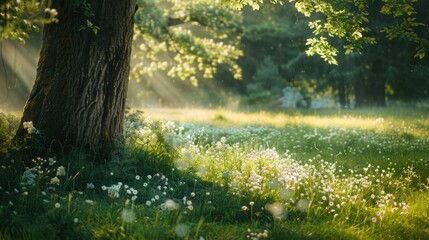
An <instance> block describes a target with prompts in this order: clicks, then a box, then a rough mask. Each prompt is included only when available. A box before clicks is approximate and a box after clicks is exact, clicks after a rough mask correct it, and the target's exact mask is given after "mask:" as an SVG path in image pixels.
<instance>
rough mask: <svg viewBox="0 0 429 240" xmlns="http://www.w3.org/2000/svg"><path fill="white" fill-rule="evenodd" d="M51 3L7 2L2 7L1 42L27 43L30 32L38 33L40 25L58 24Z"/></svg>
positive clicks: (8, 0)
mask: <svg viewBox="0 0 429 240" xmlns="http://www.w3.org/2000/svg"><path fill="white" fill-rule="evenodd" d="M50 4H51V1H47V0H38V1H20V0H18V1H15V0H5V1H2V4H1V5H0V26H1V35H0V41H2V40H3V39H16V40H19V41H20V42H21V43H25V39H26V38H28V37H29V36H28V32H30V31H37V30H38V29H39V24H40V23H43V24H47V23H53V22H58V19H57V15H58V13H57V11H56V10H55V9H50V8H49V7H50Z"/></svg>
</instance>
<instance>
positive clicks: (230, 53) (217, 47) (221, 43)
mask: <svg viewBox="0 0 429 240" xmlns="http://www.w3.org/2000/svg"><path fill="white" fill-rule="evenodd" d="M161 2H162V4H159V3H160V1H157V2H155V1H153V0H142V1H139V5H140V7H139V10H138V11H137V12H136V15H135V23H136V29H135V39H134V40H135V48H134V50H135V51H134V56H133V57H134V58H135V59H139V60H141V59H144V60H146V62H144V61H141V62H140V63H138V64H137V65H136V66H135V67H134V69H133V71H132V73H133V75H134V77H135V78H136V79H140V78H141V77H142V75H143V74H148V75H151V74H152V73H153V72H154V71H156V70H164V71H166V72H167V74H168V75H169V76H171V77H178V78H179V79H181V80H185V79H189V80H190V81H191V83H192V84H194V85H197V76H199V77H203V78H212V77H213V74H214V73H215V72H216V70H217V68H218V66H220V65H222V66H225V67H226V68H227V69H229V70H230V71H231V72H232V73H233V74H234V77H235V78H236V79H240V78H241V69H240V67H239V66H238V64H237V63H236V61H237V60H238V58H239V57H240V56H241V55H242V52H241V50H240V49H239V42H240V37H241V33H242V29H241V16H240V14H237V13H236V12H235V11H234V10H233V9H232V8H228V7H226V6H225V5H223V4H221V3H220V2H219V1H218V2H216V1H214V2H212V1H202V0H200V1H192V2H189V1H174V0H165V1H161ZM161 7H162V8H161Z"/></svg>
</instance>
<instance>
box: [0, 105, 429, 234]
mask: <svg viewBox="0 0 429 240" xmlns="http://www.w3.org/2000/svg"><path fill="white" fill-rule="evenodd" d="M188 111H191V110H171V111H167V110H166V111H165V112H163V113H162V114H166V115H164V116H161V114H160V113H157V112H156V111H154V110H147V111H145V115H141V114H139V113H134V114H130V115H129V116H128V117H127V121H126V123H125V129H126V131H125V137H126V138H125V139H126V142H125V144H126V147H125V149H123V150H121V151H122V152H121V153H120V154H118V155H117V157H116V158H115V159H113V160H112V161H111V162H109V163H107V164H103V165H97V164H94V163H91V162H89V161H86V159H85V156H83V155H82V154H81V153H79V152H75V153H72V154H70V155H69V156H66V157H63V158H61V159H56V158H55V156H41V157H39V158H34V159H33V161H32V163H31V164H29V165H26V166H25V167H22V162H21V161H19V159H10V158H9V159H4V160H1V169H0V238H2V239H40V238H44V239H407V238H408V239H428V238H429V232H428V231H427V229H428V227H429V218H428V216H429V207H428V205H427V202H428V201H429V197H428V196H429V192H428V190H429V185H428V178H429V171H428V170H429V169H428V168H429V167H428V162H429V158H428V156H429V147H428V146H429V138H428V136H429V134H428V132H429V131H428V128H429V122H427V120H426V118H425V117H427V113H426V112H420V110H419V109H414V110H402V109H399V110H397V111H392V110H383V111H380V110H378V109H377V110H374V111H371V112H351V111H350V112H346V113H344V112H341V113H339V112H323V111H319V112H300V113H297V112H294V113H289V114H284V113H278V114H272V113H234V112H230V111H223V110H217V111H206V110H198V111H197V110H192V114H195V115H196V116H198V117H197V120H195V121H193V120H192V119H193V117H192V116H188V115H192V114H191V113H188ZM400 111H407V112H406V114H404V115H401V114H400V113H399V112H400ZM186 114H188V115H186ZM205 114H207V115H205ZM148 115H150V116H151V117H153V118H154V119H157V120H150V119H149V118H148V117H146V116H148ZM163 117H166V118H167V119H172V120H175V122H173V121H159V119H161V118H163ZM3 118H4V116H3ZM192 121H193V122H192ZM6 136H8V134H6Z"/></svg>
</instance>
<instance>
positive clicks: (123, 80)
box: [16, 0, 136, 157]
mask: <svg viewBox="0 0 429 240" xmlns="http://www.w3.org/2000/svg"><path fill="white" fill-rule="evenodd" d="M50 8H51V9H55V10H56V11H57V12H58V16H60V17H59V19H60V20H59V22H58V23H54V24H48V25H46V26H45V28H44V32H43V45H42V50H41V53H40V60H39V65H38V69H37V76H36V82H35V84H34V86H33V90H32V91H31V94H30V97H29V99H28V101H27V103H26V105H25V108H24V113H23V116H22V119H21V123H22V124H21V126H20V128H19V129H18V131H17V134H16V138H17V139H22V138H23V137H24V136H25V135H26V134H27V130H26V129H24V127H23V123H24V122H29V121H32V122H33V124H34V126H35V127H36V128H37V129H40V130H41V131H42V132H43V135H44V138H45V140H47V141H48V142H45V143H44V144H48V145H51V144H57V143H59V144H60V145H62V146H65V147H67V146H68V145H70V146H79V147H83V148H85V149H87V150H89V151H90V152H91V153H94V154H95V155H98V156H101V157H104V156H109V154H110V153H111V152H112V150H113V149H115V145H116V141H117V140H118V138H119V137H120V136H121V134H122V128H123V119H124V110H125V100H126V93H127V84H128V76H129V71H130V56H131V42H132V38H133V27H134V18H133V17H134V13H135V11H136V1H135V0H127V1H117V0H93V1H91V2H90V4H89V3H88V2H85V1H81V2H79V1H73V0H65V1H53V2H52V5H51V6H50Z"/></svg>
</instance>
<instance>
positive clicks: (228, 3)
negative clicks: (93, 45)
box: [0, 0, 429, 84]
mask: <svg viewBox="0 0 429 240" xmlns="http://www.w3.org/2000/svg"><path fill="white" fill-rule="evenodd" d="M3 2H4V3H3V4H2V5H1V6H0V26H1V37H0V40H2V39H18V40H19V41H21V42H24V41H25V38H28V32H29V31H32V30H37V28H38V25H37V24H38V23H44V24H47V23H55V22H58V21H59V20H61V16H57V15H58V13H57V12H56V11H55V9H50V6H51V0H33V1H23V0H5V1H3ZM289 2H291V3H293V4H294V7H295V8H296V9H297V10H298V11H299V12H300V13H301V14H303V15H304V16H306V17H308V18H310V22H309V27H310V29H311V30H312V32H313V35H314V36H313V37H311V38H309V39H308V40H307V45H308V49H307V51H306V53H307V54H308V55H319V56H321V57H322V58H323V59H324V60H325V61H327V62H328V63H330V64H337V55H338V54H339V53H340V52H344V53H346V54H348V53H352V52H361V51H362V49H363V48H364V47H365V46H366V45H371V44H377V41H378V40H379V39H380V37H381V36H384V37H386V38H387V39H390V40H392V39H396V38H402V39H406V40H408V41H410V42H412V43H413V44H414V45H415V49H416V50H415V57H418V58H423V57H424V56H425V55H426V52H427V51H428V49H429V40H428V39H429V36H428V34H429V33H428V31H427V29H428V22H429V20H428V19H429V18H428V16H427V12H425V9H427V5H428V3H427V2H425V1H422V0H420V1H419V0H401V1H398V0H383V1H368V0H343V1H338V0H289ZM75 3H76V4H78V3H79V4H80V5H82V3H85V4H86V5H84V6H87V5H88V3H87V2H86V1H82V0H75ZM271 3H274V4H284V1H280V0H270V1H264V0H214V1H212V0H193V1H179V0H159V1H155V0H139V1H138V5H139V9H138V11H137V12H136V15H135V23H136V28H135V32H136V34H135V50H137V51H135V52H136V53H135V55H134V58H136V59H143V60H142V61H140V62H141V64H138V65H137V67H136V68H134V70H133V75H134V76H135V77H136V78H137V79H139V78H141V76H142V74H149V75H150V74H152V73H153V72H154V71H155V70H164V71H166V72H167V73H168V74H169V75H170V76H172V77H178V78H180V79H190V80H191V81H192V82H193V83H194V84H196V79H197V76H198V77H204V78H211V77H212V76H213V74H214V73H215V72H216V69H217V68H218V66H220V65H222V66H224V67H226V68H227V69H229V70H230V71H231V72H232V73H233V75H234V77H235V78H236V79H240V78H241V70H240V68H239V66H238V65H237V63H236V61H237V60H238V58H239V57H240V56H241V55H242V52H241V50H240V46H239V44H240V39H241V34H242V32H243V31H244V30H243V27H242V24H241V23H242V19H241V10H242V9H243V8H244V7H246V6H249V7H251V8H252V9H254V10H258V9H259V8H260V6H261V5H262V4H271ZM85 9H89V8H88V6H87V7H86V8H85ZM84 14H85V13H84ZM374 18H383V19H385V20H386V21H384V23H383V24H382V25H380V24H374ZM84 28H85V29H86V28H90V29H92V31H94V33H95V34H96V33H97V32H99V31H100V29H99V28H98V27H97V26H95V25H93V24H92V22H91V21H90V19H88V21H87V24H86V25H82V29H84ZM82 29H81V30H82Z"/></svg>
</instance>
